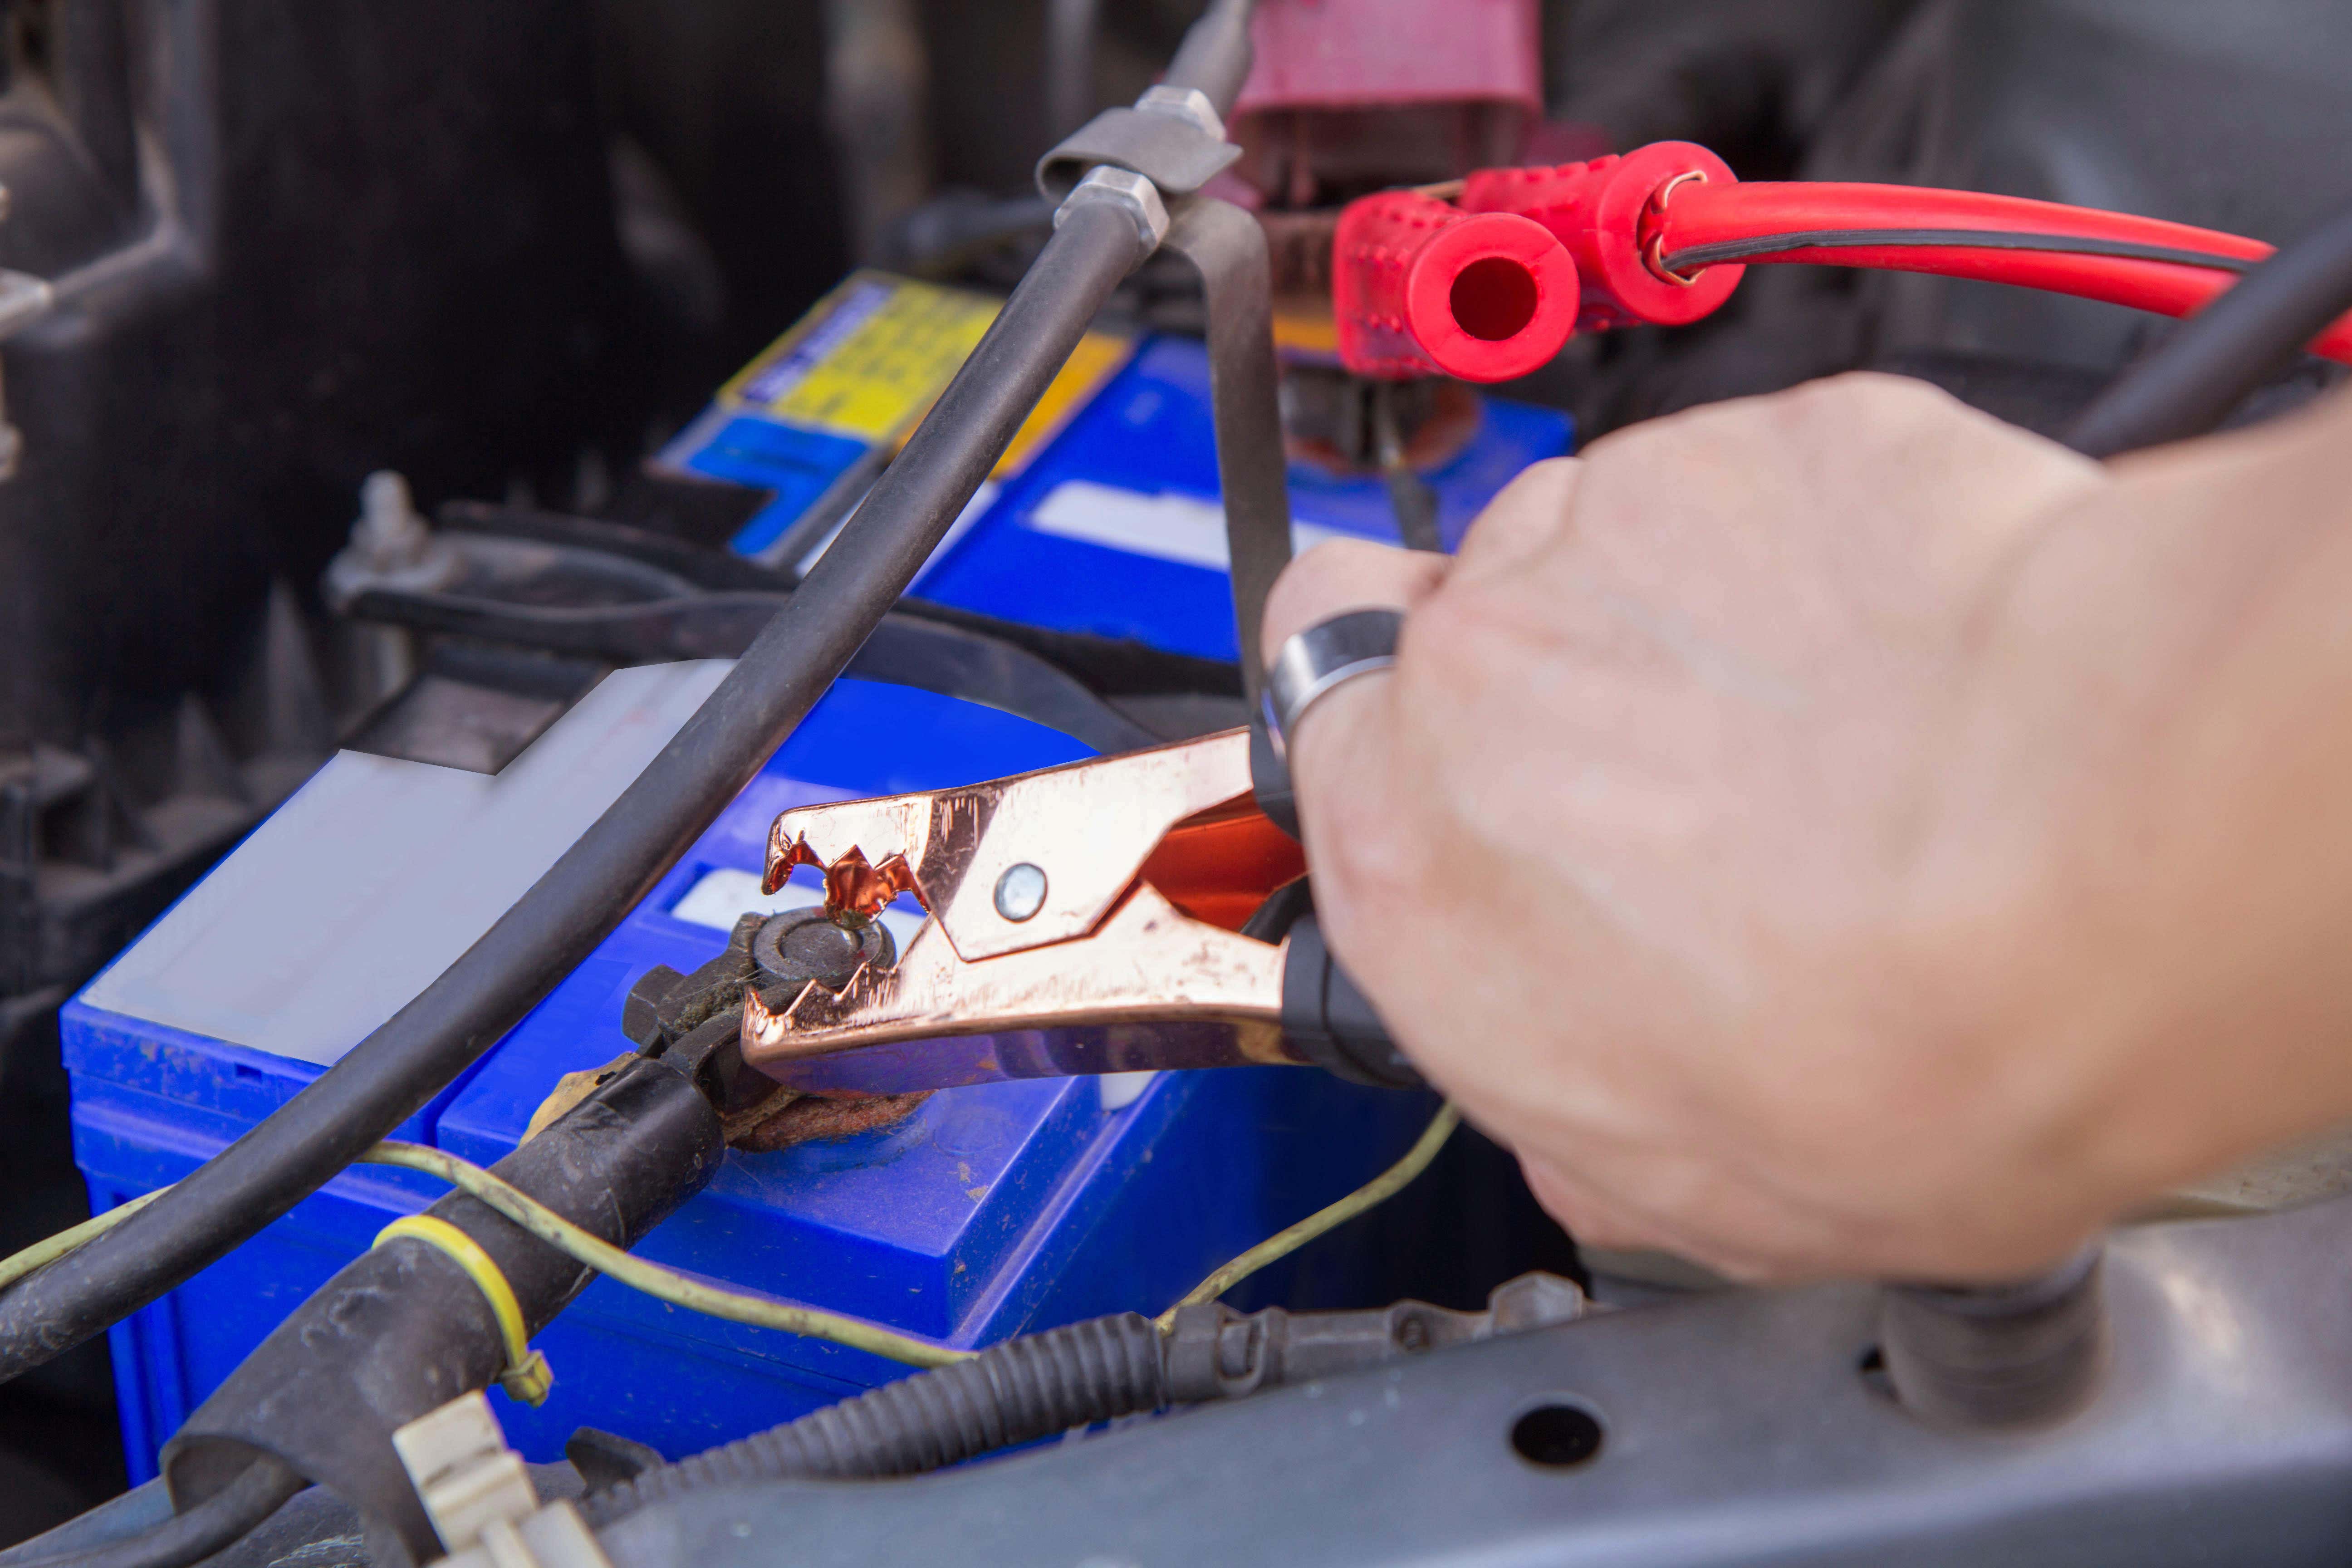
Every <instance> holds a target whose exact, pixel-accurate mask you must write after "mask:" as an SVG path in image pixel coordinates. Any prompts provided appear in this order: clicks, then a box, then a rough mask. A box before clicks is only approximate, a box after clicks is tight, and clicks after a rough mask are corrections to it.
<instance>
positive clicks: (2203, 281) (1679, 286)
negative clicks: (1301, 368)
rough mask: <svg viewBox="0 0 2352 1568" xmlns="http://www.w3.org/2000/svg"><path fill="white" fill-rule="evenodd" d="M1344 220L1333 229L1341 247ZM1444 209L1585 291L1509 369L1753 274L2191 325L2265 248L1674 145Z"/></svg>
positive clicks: (1695, 313)
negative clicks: (1845, 280) (1949, 280)
mask: <svg viewBox="0 0 2352 1568" xmlns="http://www.w3.org/2000/svg"><path fill="white" fill-rule="evenodd" d="M1401 194H1402V193H1388V194H1387V195H1382V196H1374V197H1368V198H1366V200H1365V202H1363V203H1358V204H1356V205H1358V206H1364V205H1368V204H1372V203H1380V202H1383V201H1387V200H1390V199H1391V198H1392V197H1394V196H1396V195H1401ZM1413 199H1415V200H1418V201H1423V202H1427V201H1430V200H1432V198H1429V197H1415V198H1413ZM1434 205H1438V206H1440V207H1445V206H1446V204H1443V203H1437V204H1434ZM1353 210H1354V209H1353V208H1351V209H1350V213H1349V215H1343V216H1342V219H1341V233H1342V235H1343V236H1344V235H1345V234H1346V233H1347V232H1348V217H1349V216H1352V214H1353ZM1447 210H1458V211H1460V212H1463V213H1468V214H1473V215H1477V216H1518V217H1524V218H1528V219H1529V220H1531V221H1533V222H1534V223H1536V224H1538V225H1539V226H1541V227H1543V228H1544V229H1545V230H1546V231H1547V232H1548V233H1549V234H1550V235H1551V236H1552V237H1554V238H1556V239H1557V240H1558V241H1559V243H1560V245H1561V247H1562V248H1563V249H1564V250H1565V251H1566V252H1567V254H1568V257H1569V258H1570V260H1571V261H1572V262H1573V264H1574V267H1575V270H1576V276H1577V279H1578V280H1579V286H1580V296H1581V298H1580V308H1579V310H1577V312H1576V314H1575V318H1574V320H1572V321H1569V322H1567V324H1566V326H1565V328H1563V326H1562V324H1561V321H1560V319H1559V316H1558V315H1547V316H1545V317H1544V318H1543V320H1542V321H1540V322H1538V321H1533V320H1531V321H1529V323H1528V327H1527V328H1526V329H1525V330H1524V331H1523V332H1522V334H1521V335H1520V336H1518V337H1517V338H1516V339H1515V340H1514V342H1513V345H1512V346H1513V350H1514V353H1513V355H1512V360H1513V363H1515V364H1520V363H1524V362H1526V361H1529V360H1532V361H1534V362H1535V363H1540V362H1541V360H1542V359H1544V358H1548V357H1549V353H1544V352H1541V351H1543V350H1544V348H1545V344H1546V342H1549V352H1550V353H1556V352H1558V349H1559V344H1560V343H1562V342H1566V341H1567V339H1568V336H1569V334H1570V331H1572V330H1573V329H1574V328H1575V327H1576V326H1583V327H1587V328H1601V327H1610V326H1620V325H1628V324H1633V323H1646V324H1651V325H1660V326H1678V325H1682V324H1685V323H1687V322H1690V321H1697V320H1699V319H1700V318H1701V317H1704V316H1706V315H1707V314H1709V313H1711V312H1712V311H1714V310H1717V309H1718V308H1719V307H1720V306H1721V305H1722V304H1723V302H1724V301H1725V300H1727V299H1729V298H1730V296H1731V293H1732V290H1733V289H1736V288H1737V287H1738V282H1739V279H1740V278H1741V276H1742V275H1743V273H1744V270H1745V268H1747V267H1748V266H1752V265H1759V264H1767V263H1805V264H1812V265H1826V266H1843V267H1869V268H1884V269H1888V270H1895V271H1906V272H1928V273H1937V274H1940V275H1942V276H1946V277H1954V278H1971V279H1984V280H1987V281H1992V282H2000V283H2011V284H2018V285H2021V286H2023V287H2027V288H2034V289H2048V290H2051V291H2053V292H2056V293H2064V294H2074V295H2080V296H2082V297H2084V298H2086V299H2094V300H2108V301H2110V302H2112V303H2116V304H2120V305H2128V306H2133V307H2136V308H2137V309H2140V310H2152V311H2156V312H2158V313H2160V314H2164V315H2169V316H2187V315H2192V314H2194V313H2195V312H2196V311H2198V310H2202V309H2203V308H2204V307H2205V306H2206V305H2208V304H2210V303H2211V302H2212V300H2214V299H2215V298H2217V297H2218V296H2219V295H2221V293H2222V292H2223V291H2225V290H2226V289H2229V288H2231V286H2232V285H2233V284H2235V283H2236V281H2237V279H2238V278H2239V276H2240V275H2241V274H2242V273H2243V272H2245V271H2246V270H2247V269H2248V268H2252V267H2253V266H2254V265H2256V264H2258V263H2260V262H2262V261H2263V260H2264V259H2266V258H2268V257H2269V256H2270V255H2271V252H2272V247H2270V246H2268V245H2265V244H2263V243H2262V242H2261V241H2259V240H2252V239H2247V238H2244V237H2241V236H2238V235H2231V234H2222V233H2219V232H2216V231H2214V230H2211V229H2204V228H2196V227H2192V226H2189V225H2187V224H2177V223H2168V222H2165V221H2163V220H2160V219H2157V218H2146V217H2137V216H2131V215H2129V214H2123V213H2108V212H2098V211H2095V210H2093V209H2090V208H2085V207H2074V206H2067V205H2062V204H2059V203H2055V202H2041V201H2031V200H2027V199H2024V198H2022V197H2017V196H1999V195H1984V194H1981V193H1978V192H1972V191H1943V190H1932V189H1925V188H1919V187H1914V186H1908V185H1865V184H1805V183H1789V184H1740V183H1739V182H1738V180H1737V179H1736V178H1734V176H1733V175H1732V174H1731V171H1730V170H1729V169H1728V168H1727V167H1726V166H1725V165H1724V163H1722V161H1721V160H1720V159H1718V158H1717V157H1716V156H1715V155H1714V154H1713V153H1708V152H1707V151H1706V149H1705V148H1703V147H1698V146H1696V145H1693V144H1691V143H1689V142H1658V143H1655V144H1654V145H1651V146H1648V147H1643V148H1640V149H1638V150H1636V151H1635V152H1633V153H1626V154H1624V155H1623V156H1622V157H1607V158H1597V159H1594V160H1593V161H1591V163H1570V164H1565V165H1562V166H1560V167H1559V168H1533V169H1491V170H1485V171H1482V172H1480V173H1478V174H1473V175H1471V176H1470V177H1469V178H1468V179H1467V180H1465V181H1464V182H1463V184H1462V188H1461V192H1460V195H1459V197H1458V202H1457V205H1455V206H1454V207H1451V208H1447ZM1333 259H1334V262H1335V271H1334V277H1335V300H1337V299H1339V298H1341V297H1343V291H1345V290H1347V289H1349V286H1350V284H1351V282H1353V281H1354V280H1353V279H1350V277H1349V273H1350V270H1351V268H1355V267H1359V266H1360V260H1359V259H1358V258H1352V257H1351V256H1350V255H1349V253H1348V252H1347V251H1346V250H1345V248H1344V242H1343V248H1342V249H1341V251H1340V252H1339V254H1337V255H1335V257H1334V258H1333ZM1339 314H1340V342H1339V347H1340V355H1341V358H1342V360H1343V361H1344V362H1345V363H1347V364H1348V366H1349V369H1351V370H1355V371H1358V372H1359V373H1360V374H1372V375H1388V376H1394V375H1398V374H1416V373H1417V372H1416V371H1415V370H1414V369H1412V365H1413V364H1414V363H1415V362H1416V359H1417V358H1425V359H1426V360H1427V361H1429V362H1433V363H1435V364H1436V366H1437V367H1438V368H1444V369H1445V370H1447V371H1448V373H1449V374H1455V375H1459V376H1462V377H1463V379H1465V380H1499V379H1502V378H1501V377H1500V376H1496V375H1480V374H1472V373H1471V372H1470V371H1466V370H1464V369H1457V368H1454V366H1453V365H1451V364H1446V363H1444V360H1443V359H1442V358H1441V356H1439V355H1437V354H1433V353H1426V350H1427V344H1426V343H1425V342H1422V341H1421V340H1420V339H1419V337H1418V335H1417V327H1416V323H1415V322H1414V321H1412V320H1411V319H1407V320H1405V321H1402V323H1401V325H1402V330H1403V331H1405V332H1406V333H1407V335H1410V336H1413V337H1414V343H1415V346H1416V347H1419V348H1421V349H1422V350H1423V355H1421V356H1416V355H1415V354H1414V353H1412V352H1411V351H1410V350H1408V349H1402V348H1399V347H1396V346H1394V345H1391V346H1389V347H1388V348H1387V349H1386V350H1385V351H1384V352H1382V353H1379V354H1372V353H1366V352H1364V348H1363V345H1364V344H1365V342H1366V341H1367V340H1366V338H1365V336H1364V335H1363V334H1362V333H1360V332H1359V333H1356V334H1353V335H1352V336H1351V333H1350V331H1349V323H1348V319H1347V313H1346V311H1345V310H1341V311H1340V312H1339ZM2312 352H2313V353H2318V354H2322V355H2325V356H2326V357H2327V358H2330V359H2336V360H2343V361H2347V362H2352V317H2347V319H2346V320H2344V321H2338V322H2336V324H2335V325H2334V326H2332V327H2330V328H2329V329H2328V330H2327V331H2326V332H2324V333H2322V334H2321V335H2320V336H2319V338H2318V339H2317V340H2316V341H2315V342H2314V343H2313V344H2312ZM1474 368H1475V367H1474ZM1520 373H1521V372H1520V371H1517V370H1514V371H1511V372H1509V373H1507V374H1520Z"/></svg>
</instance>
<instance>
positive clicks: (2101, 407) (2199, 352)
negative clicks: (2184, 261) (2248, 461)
mask: <svg viewBox="0 0 2352 1568" xmlns="http://www.w3.org/2000/svg"><path fill="white" fill-rule="evenodd" d="M2347 310H2352V212H2345V213H2342V214H2340V215H2338V216H2336V217H2335V218H2333V219H2331V220H2330V221H2329V222H2328V223H2327V224H2326V225H2325V226H2322V227H2321V228H2320V229H2319V230H2318V231H2317V232H2315V233H2314V234H2312V235H2311V236H2309V237H2306V238H2304V239H2301V240H2298V241H2296V242H2295V243H2294V244H2293V245H2291V246H2288V247H2286V248H2285V249H2284V250H2282V251H2280V252H2279V253H2278V254H2277V255H2275V256H2273V257H2272V258H2270V259H2269V260H2268V261H2265V262H2263V264H2262V265H2261V266H2260V267H2257V268H2254V269H2253V270H2252V271H2251V272H2249V273H2247V274H2246V276H2245V278H2244V279H2242V281H2241V282H2240V283H2239V284H2238V285H2237V286H2236V287H2235V288H2233V289H2231V290H2230V291H2229V292H2228V293H2226V294H2223V295H2222V296H2221V298H2220V299H2218V300H2214V301H2213V302H2212V303H2211V304H2210V305H2208V306H2206V307H2205V309H2204V310H2201V311H2200V312H2198V313H2197V314H2196V315H2194V316H2191V317H2190V318H2189V320H2188V321H2183V322H2182V323H2181V324H2180V325H2179V327H2178V328H2176V329H2175V330H2174V331H2173V332H2172V335H2171V336H2170V337H2168V338H2167V339H2166V340H2165V341H2164V342H2163V343H2162V344H2161V345H2159V346H2158V348H2157V349H2156V350H2155V351H2154V352H2152V353H2149V354H2148V355H2147V357H2146V358H2145V359H2143V360H2141V361H2140V362H2139V363H2137V364H2136V365H2134V366H2132V367H2131V368H2130V369H2129V370H2127V371H2126V372H2124V374H2121V375H2120V376H2117V377H2116V380H2115V383H2114V384H2112V385H2110V386H2109V387H2108V388H2107V389H2106V390H2105V392H2103V393H2101V394H2100V395H2099V396H2098V399H2097V401H2095V402H2094V403H2093V404H2092V405H2091V406H2090V407H2089V408H2088V409H2086V410H2084V413H2083V415H2082V416H2081V417H2080V418H2079V419H2077V420H2076V421H2075V422H2074V426H2073V428H2071V429H2070V430H2068V431H2067V432H2066V435H2065V437H2064V439H2065V442H2066V445H2068V446H2070V447H2074V450H2076V451H2078V452H2081V453H2083V454H2084V456H2086V457H2092V458H2112V457H2115V456H2116V455H2117V454H2118V453H2123V452H2133V451H2137V450H2138V449H2139V448H2141V447H2160V446H2162V445H2163V444H2164V443H2166V442H2168V441H2181V440H2186V439H2187V438H2189V437H2191V436H2202V435H2204V434H2205V433H2206V432H2207V431H2209V430H2211V429H2213V428H2214V427H2215V426H2219V425H2220V424H2221V421H2222V420H2224V419H2227V418H2228V417H2229V416H2230V414H2231V410H2233V409H2235V408H2236V407H2237V406H2238V405H2240V404H2242V403H2243V402H2244V401H2245V400H2246V398H2247V397H2248V396H2249V395H2252V393H2253V392H2254V391H2255V390H2256V389H2258V388H2259V387H2261V386H2262V385H2263V384H2264V383H2266V382H2268V381H2270V380H2271V379H2272V378H2273V377H2274V376H2276V375H2278V374H2280V373H2281V372H2282V371H2284V370H2285V369H2286V368H2287V367H2288V366H2290V365H2292V364H2294V362H2295V360H2296V359H2297V357H2298V356H2300V355H2301V354H2302V353H2303V352H2304V350H2305V346H2306V345H2307V344H2309V343H2310V342H2311V341H2312V339H2314V338H2315V337H2317V336H2318V335H2319V334H2320V333H2321V332H2323V331H2326V329H2327V326H2328V324H2329V323H2330V322H2332V321H2335V320H2336V318H2337V317H2339V316H2341V315H2343V314H2344V313H2345V312H2346V311H2347Z"/></svg>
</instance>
